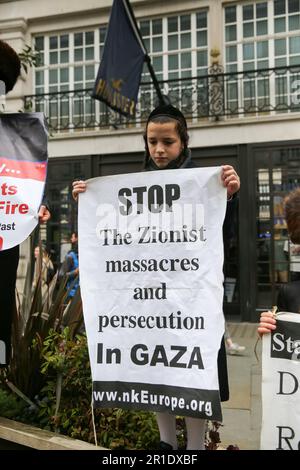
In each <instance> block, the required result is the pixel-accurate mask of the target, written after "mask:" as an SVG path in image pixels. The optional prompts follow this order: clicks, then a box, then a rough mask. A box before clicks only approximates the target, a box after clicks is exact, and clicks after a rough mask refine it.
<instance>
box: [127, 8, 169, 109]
mask: <svg viewBox="0 0 300 470" xmlns="http://www.w3.org/2000/svg"><path fill="white" fill-rule="evenodd" d="M122 1H123V4H124V8H125V10H126V13H127V16H128V19H129V21H130V24H131V26H132V29H133V31H134V33H135V36H136V38H137V40H138V42H139V44H140V46H141V49H142V51H143V52H144V54H145V62H146V63H147V67H148V70H149V73H150V76H151V78H152V81H153V85H154V88H155V91H156V93H157V97H158V100H159V104H160V105H163V104H168V103H167V100H166V99H165V97H164V95H163V94H162V92H161V89H160V86H159V83H158V80H157V77H156V75H155V72H154V68H153V66H152V63H151V58H150V56H149V55H148V52H147V49H146V47H145V44H144V41H143V38H142V35H141V33H140V30H139V27H138V25H137V22H136V19H135V16H134V13H133V10H132V8H131V5H130V3H129V0H122Z"/></svg>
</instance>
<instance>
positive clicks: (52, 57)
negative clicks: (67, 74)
mask: <svg viewBox="0 0 300 470" xmlns="http://www.w3.org/2000/svg"><path fill="white" fill-rule="evenodd" d="M57 62H58V60H57V52H50V64H57Z"/></svg>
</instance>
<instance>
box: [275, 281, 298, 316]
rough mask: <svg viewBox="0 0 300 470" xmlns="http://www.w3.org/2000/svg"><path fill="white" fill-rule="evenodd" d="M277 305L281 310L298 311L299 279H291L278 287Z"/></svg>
mask: <svg viewBox="0 0 300 470" xmlns="http://www.w3.org/2000/svg"><path fill="white" fill-rule="evenodd" d="M277 307H278V310H279V311H281V312H295V313H300V281H292V282H289V283H287V284H283V285H282V286H281V287H280V289H279V293H278V299H277Z"/></svg>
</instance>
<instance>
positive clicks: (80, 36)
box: [74, 33, 83, 46]
mask: <svg viewBox="0 0 300 470" xmlns="http://www.w3.org/2000/svg"><path fill="white" fill-rule="evenodd" d="M74 43H75V46H82V44H83V34H82V33H75V35H74Z"/></svg>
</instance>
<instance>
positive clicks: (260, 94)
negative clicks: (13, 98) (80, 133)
mask: <svg viewBox="0 0 300 470" xmlns="http://www.w3.org/2000/svg"><path fill="white" fill-rule="evenodd" d="M160 86H161V89H162V92H163V94H164V95H167V96H168V97H169V99H170V101H171V103H172V104H173V105H174V106H177V107H179V108H180V109H181V110H182V111H183V113H184V114H185V116H186V117H187V118H188V119H189V120H191V121H192V122H195V123H196V122H201V121H205V120H208V119H211V120H219V119H231V118H234V117H246V116H262V115H275V114H279V113H291V112H300V65H297V66H290V67H278V68H273V69H260V70H249V71H244V72H235V73H223V69H222V67H221V66H220V65H218V64H215V65H213V66H212V67H211V68H210V69H209V73H208V75H203V76H198V77H193V78H183V79H180V80H168V81H164V82H160ZM91 95H92V90H91V89H89V90H87V89H82V90H72V91H62V92H57V93H45V94H40V95H30V96H25V98H24V101H25V103H24V105H25V109H26V110H32V111H42V112H44V114H45V115H46V117H47V119H48V122H49V125H50V128H51V130H52V131H53V132H68V131H69V132H70V131H71V132H72V131H73V132H75V131H76V130H77V129H78V130H84V129H87V130H88V129H101V128H107V127H113V128H123V127H136V126H137V127H139V126H141V125H143V123H144V122H145V121H146V119H147V116H148V114H149V112H150V111H151V110H152V109H153V107H154V106H155V105H156V104H157V97H156V92H155V90H154V87H153V84H152V83H141V86H140V93H139V99H138V103H137V110H136V115H135V118H125V117H123V116H121V115H119V114H118V113H116V112H114V111H112V110H111V109H110V108H109V107H107V106H106V105H105V104H104V103H102V102H99V101H96V100H94V99H93V98H92V96H91Z"/></svg>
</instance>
